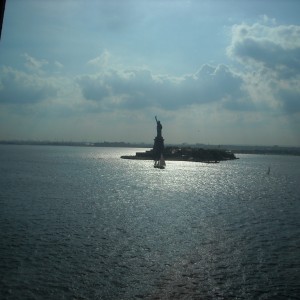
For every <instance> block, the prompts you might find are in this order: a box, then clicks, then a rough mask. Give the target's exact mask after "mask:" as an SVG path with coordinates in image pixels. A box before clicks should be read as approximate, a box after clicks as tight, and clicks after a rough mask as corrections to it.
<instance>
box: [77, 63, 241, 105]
mask: <svg viewBox="0 0 300 300" xmlns="http://www.w3.org/2000/svg"><path fill="white" fill-rule="evenodd" d="M77 82H78V83H79V86H80V87H81V90H82V93H83V95H84V97H85V98H86V99H87V100H94V101H99V102H103V101H109V102H110V103H111V107H112V109H113V108H117V107H119V108H126V109H140V108H143V107H150V106H152V107H160V108H163V109H170V110H175V109H179V108H182V107H185V106H188V105H191V104H204V103H211V102H218V101H222V100H224V99H227V100H231V101H232V103H233V102H234V101H235V99H240V98H243V97H245V91H244V90H243V80H242V78H241V77H240V76H238V75H237V74H235V73H233V72H232V71H231V70H230V69H229V68H228V67H227V66H225V65H220V66H218V67H212V66H209V65H204V66H203V67H202V68H201V69H200V70H199V71H198V72H197V73H196V74H191V75H185V76H183V77H179V78H173V77H169V76H162V75H160V76H154V75H152V74H151V72H150V71H148V70H126V71H110V72H108V73H105V74H102V75H98V76H83V77H81V78H79V79H78V80H77Z"/></svg>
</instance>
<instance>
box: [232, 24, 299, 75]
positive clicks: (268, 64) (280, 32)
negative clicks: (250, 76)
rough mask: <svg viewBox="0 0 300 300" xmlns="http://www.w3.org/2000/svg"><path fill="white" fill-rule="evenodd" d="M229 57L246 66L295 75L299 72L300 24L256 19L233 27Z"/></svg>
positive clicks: (278, 73)
mask: <svg viewBox="0 0 300 300" xmlns="http://www.w3.org/2000/svg"><path fill="white" fill-rule="evenodd" d="M227 51H228V54H229V56H230V57H232V58H234V59H237V60H238V61H239V62H241V63H242V64H244V65H246V66H248V67H249V66H251V65H252V66H253V64H255V65H256V67H260V68H264V69H266V70H267V71H272V72H275V73H276V74H275V75H276V76H278V77H279V78H283V79H285V78H290V77H294V76H298V75H299V72H300V26H296V25H280V26H269V25H265V24H259V23H255V24H253V25H247V24H240V25H235V26H233V28H232V42H231V45H230V46H229V47H228V49H227Z"/></svg>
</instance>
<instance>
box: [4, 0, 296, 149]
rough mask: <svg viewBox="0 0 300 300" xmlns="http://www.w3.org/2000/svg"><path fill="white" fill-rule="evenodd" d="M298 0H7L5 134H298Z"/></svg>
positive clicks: (279, 141)
mask: <svg viewBox="0 0 300 300" xmlns="http://www.w3.org/2000/svg"><path fill="white" fill-rule="evenodd" d="M299 11H300V1H297V0H264V1H261V0H252V1H248V0H109V1H108V0H89V1H85V0H43V1H40V0H26V1H24V0H7V1H6V8H5V15H4V21H3V28H2V36H1V41H0V140H37V141H38V140H51V141H83V142H89V141H90V142H103V141H111V142H113V141H124V142H131V143H140V142H144V143H152V142H153V139H154V137H155V135H156V122H155V118H154V117H155V116H157V117H158V119H159V120H160V121H161V123H162V126H163V130H162V135H163V137H164V139H165V143H166V144H172V143H203V144H216V145H217V144H236V145H237V144H239V145H280V146H300V18H299Z"/></svg>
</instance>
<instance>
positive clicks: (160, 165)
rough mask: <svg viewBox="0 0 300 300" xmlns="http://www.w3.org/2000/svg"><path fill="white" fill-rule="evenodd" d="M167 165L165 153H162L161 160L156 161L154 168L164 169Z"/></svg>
mask: <svg viewBox="0 0 300 300" xmlns="http://www.w3.org/2000/svg"><path fill="white" fill-rule="evenodd" d="M165 167H166V162H165V159H164V157H163V155H162V154H161V155H160V160H156V161H154V168H158V169H164V168H165Z"/></svg>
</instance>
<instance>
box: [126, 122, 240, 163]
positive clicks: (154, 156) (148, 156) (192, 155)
mask: <svg viewBox="0 0 300 300" xmlns="http://www.w3.org/2000/svg"><path fill="white" fill-rule="evenodd" d="M155 120H156V131H157V133H156V137H155V138H154V145H153V148H152V149H151V150H148V151H146V152H137V153H136V155H134V156H133V155H123V156H121V158H124V159H139V160H154V167H156V168H161V169H163V168H164V167H165V159H166V160H170V161H194V162H206V163H218V162H220V161H224V160H233V159H237V158H236V156H235V155H234V153H232V152H231V151H227V150H224V149H203V148H194V147H177V146H168V147H165V146H164V138H163V137H162V124H161V122H160V121H159V120H157V117H156V116H155Z"/></svg>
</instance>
